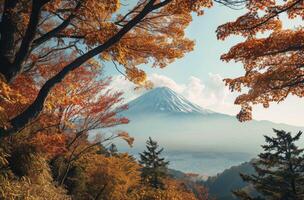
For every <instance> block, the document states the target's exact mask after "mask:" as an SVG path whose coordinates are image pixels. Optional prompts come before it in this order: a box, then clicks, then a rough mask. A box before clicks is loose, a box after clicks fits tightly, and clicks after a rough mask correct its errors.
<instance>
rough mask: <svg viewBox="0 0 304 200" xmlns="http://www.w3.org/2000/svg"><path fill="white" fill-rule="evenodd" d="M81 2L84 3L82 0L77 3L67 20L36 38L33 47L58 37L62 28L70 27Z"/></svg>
mask: <svg viewBox="0 0 304 200" xmlns="http://www.w3.org/2000/svg"><path fill="white" fill-rule="evenodd" d="M81 3H82V0H81V1H79V2H78V3H77V5H76V7H75V9H74V10H73V12H72V13H71V15H70V16H69V17H68V18H67V19H66V20H64V21H63V22H62V23H61V24H60V25H59V26H57V27H56V28H54V29H53V30H51V31H49V32H47V33H46V34H44V35H42V36H41V37H40V38H37V39H36V40H34V42H33V47H34V48H35V47H38V46H39V45H41V44H42V43H44V42H46V41H48V40H49V39H51V38H53V37H56V35H57V34H58V33H60V32H61V31H62V30H64V29H65V28H66V27H68V26H69V25H70V23H71V21H72V19H74V18H75V17H76V12H77V11H78V9H79V8H80V7H81Z"/></svg>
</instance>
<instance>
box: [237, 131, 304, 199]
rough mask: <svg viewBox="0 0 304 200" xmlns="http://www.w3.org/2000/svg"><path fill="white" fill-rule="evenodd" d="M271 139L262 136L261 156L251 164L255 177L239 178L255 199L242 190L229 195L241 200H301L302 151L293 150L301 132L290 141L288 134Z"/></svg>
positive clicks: (280, 133)
mask: <svg viewBox="0 0 304 200" xmlns="http://www.w3.org/2000/svg"><path fill="white" fill-rule="evenodd" d="M273 130H274V132H275V133H276V136H275V137H268V136H265V141H266V144H265V145H262V148H263V149H264V152H263V153H260V154H259V159H257V160H256V161H255V162H254V163H253V167H254V169H255V171H256V175H245V174H241V177H242V179H243V180H244V181H245V182H248V183H250V184H251V185H252V186H253V187H254V189H255V190H256V192H257V193H258V195H252V194H249V193H248V192H246V191H244V190H238V191H234V192H233V193H234V194H235V195H236V196H237V197H239V198H240V199H243V200H264V199H267V200H303V199H304V157H303V151H304V149H300V148H298V147H297V146H296V144H295V142H296V141H298V140H299V139H300V136H301V135H302V132H298V133H297V134H296V135H295V136H294V137H293V136H292V135H291V133H290V132H288V133H287V132H285V131H283V130H275V129H273Z"/></svg>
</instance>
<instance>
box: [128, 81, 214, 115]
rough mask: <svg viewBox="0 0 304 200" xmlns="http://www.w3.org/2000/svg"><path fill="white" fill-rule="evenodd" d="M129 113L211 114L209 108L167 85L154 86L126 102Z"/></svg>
mask: <svg viewBox="0 0 304 200" xmlns="http://www.w3.org/2000/svg"><path fill="white" fill-rule="evenodd" d="M128 105H129V111H128V112H131V113H147V112H153V113H196V114H211V113H213V112H212V111H210V110H206V109H203V108H201V107H200V106H198V105H196V104H194V103H191V102H190V101H188V100H187V99H186V98H185V97H183V96H182V95H179V94H177V93H176V92H174V91H173V90H171V89H170V88H167V87H159V88H155V89H153V90H151V91H148V92H147V93H145V94H143V95H142V96H140V97H138V98H137V99H135V100H133V101H131V102H129V103H128Z"/></svg>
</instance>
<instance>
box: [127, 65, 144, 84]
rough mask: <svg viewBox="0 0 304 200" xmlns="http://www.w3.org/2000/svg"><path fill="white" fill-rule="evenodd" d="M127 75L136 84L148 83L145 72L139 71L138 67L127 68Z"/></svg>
mask: <svg viewBox="0 0 304 200" xmlns="http://www.w3.org/2000/svg"><path fill="white" fill-rule="evenodd" d="M126 75H127V77H128V78H129V80H130V81H132V82H134V83H135V84H139V85H140V84H141V83H143V82H144V81H146V78H147V75H146V73H145V72H144V71H143V70H140V69H137V68H136V67H129V68H126Z"/></svg>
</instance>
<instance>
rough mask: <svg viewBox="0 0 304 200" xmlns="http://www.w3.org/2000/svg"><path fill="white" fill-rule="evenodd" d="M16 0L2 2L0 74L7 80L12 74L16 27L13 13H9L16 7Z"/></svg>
mask: <svg viewBox="0 0 304 200" xmlns="http://www.w3.org/2000/svg"><path fill="white" fill-rule="evenodd" d="M17 3H18V0H6V1H5V2H4V8H3V14H2V18H1V25H0V27H1V29H0V34H1V37H0V73H1V74H2V75H3V76H4V77H5V78H9V77H10V76H11V75H10V74H12V67H11V65H12V63H13V61H14V53H15V52H14V43H15V40H16V36H17V34H16V32H17V26H16V22H15V20H14V13H13V12H11V11H12V10H13V9H14V8H15V7H16V6H17Z"/></svg>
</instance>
